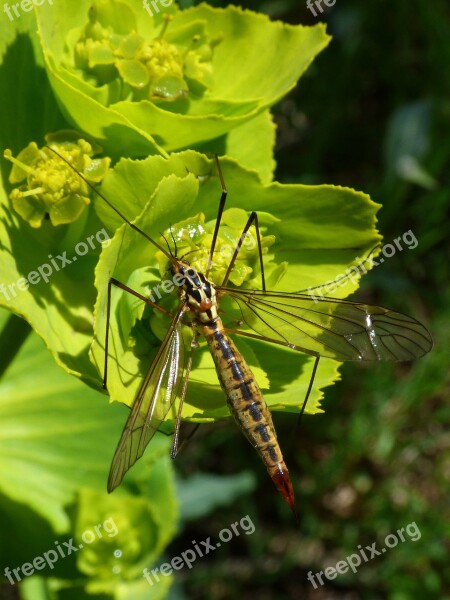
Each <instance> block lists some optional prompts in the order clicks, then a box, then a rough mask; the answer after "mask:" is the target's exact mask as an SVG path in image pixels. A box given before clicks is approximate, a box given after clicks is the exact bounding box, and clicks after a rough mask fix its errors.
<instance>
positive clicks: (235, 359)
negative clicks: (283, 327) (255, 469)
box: [201, 317, 295, 513]
mask: <svg viewBox="0 0 450 600" xmlns="http://www.w3.org/2000/svg"><path fill="white" fill-rule="evenodd" d="M201 327H202V333H203V335H204V336H205V338H206V341H207V342H208V345H209V348H210V350H211V354H212V356H213V359H214V364H215V365H216V371H217V376H218V378H219V381H220V385H221V386H222V389H223V390H224V392H225V394H226V397H227V402H228V406H229V407H230V410H231V413H232V415H233V416H234V418H235V420H236V421H237V423H238V425H239V427H240V428H241V429H242V431H243V432H244V434H245V436H246V437H247V439H248V440H249V442H250V443H251V444H252V446H253V447H254V448H255V449H256V450H257V452H258V453H259V455H260V456H261V458H262V460H263V462H264V464H265V465H266V467H267V471H268V473H269V475H270V477H271V478H272V481H273V482H274V483H275V485H276V486H277V488H278V491H279V492H280V493H281V495H282V496H283V498H284V499H285V500H286V502H287V503H288V504H289V506H290V508H291V509H292V511H293V512H294V513H295V502H294V492H293V489H292V484H291V480H290V477H289V472H288V470H287V468H286V464H285V462H284V460H283V456H282V454H281V450H280V446H279V444H278V441H277V435H276V433H275V428H274V426H273V422H272V415H271V414H270V411H269V409H268V408H267V404H266V402H265V400H264V397H263V395H262V392H261V390H260V388H259V386H258V383H257V382H256V380H255V378H254V376H253V373H252V372H251V370H250V368H249V367H248V365H247V363H246V362H245V360H244V358H243V356H242V355H241V353H240V352H239V350H238V349H237V348H236V346H235V345H234V343H233V341H232V340H231V339H230V338H229V337H228V336H227V334H226V333H225V332H224V331H223V325H222V322H221V320H220V318H218V317H217V318H216V319H215V320H214V321H213V322H210V323H208V324H202V325H201Z"/></svg>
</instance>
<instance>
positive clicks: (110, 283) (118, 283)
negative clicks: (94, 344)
mask: <svg viewBox="0 0 450 600" xmlns="http://www.w3.org/2000/svg"><path fill="white" fill-rule="evenodd" d="M113 285H114V286H115V287H118V288H120V289H121V290H123V291H124V292H127V294H131V295H132V296H135V297H136V298H139V299H140V300H142V301H143V302H145V303H146V304H148V305H149V306H151V307H153V308H155V309H157V310H160V311H161V312H163V313H165V314H166V315H168V316H170V317H172V316H173V315H172V314H171V313H170V312H169V311H167V310H166V309H165V308H162V307H161V306H159V305H158V304H156V303H155V302H152V301H151V300H149V299H148V298H146V297H145V296H143V295H142V294H140V293H139V292H136V291H135V290H133V289H131V288H130V287H128V286H127V285H125V284H124V283H122V282H121V281H119V280H118V279H114V277H111V278H110V280H109V281H108V299H107V304H106V334H105V363H104V365H103V389H104V390H106V389H107V387H106V384H107V377H108V354H109V323H110V317H111V289H112V286H113Z"/></svg>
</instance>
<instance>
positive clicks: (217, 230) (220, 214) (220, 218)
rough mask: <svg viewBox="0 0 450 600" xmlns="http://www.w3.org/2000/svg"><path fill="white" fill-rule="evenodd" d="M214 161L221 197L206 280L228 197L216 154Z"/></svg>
mask: <svg viewBox="0 0 450 600" xmlns="http://www.w3.org/2000/svg"><path fill="white" fill-rule="evenodd" d="M214 159H215V161H216V168H217V173H218V174H219V180H220V185H221V186H222V195H221V196H220V201H219V209H218V211H217V218H216V225H215V227H214V233H213V238H212V242H211V248H210V249H209V254H208V262H207V265H206V272H205V277H206V278H208V274H209V271H210V270H211V264H212V259H213V254H214V249H215V247H216V242H217V235H218V233H219V227H220V222H221V220H222V214H223V210H224V208H225V202H226V200H227V195H228V190H227V188H226V187H225V182H224V179H223V174H222V169H221V166H220V163H219V158H218V156H217V154H215V155H214Z"/></svg>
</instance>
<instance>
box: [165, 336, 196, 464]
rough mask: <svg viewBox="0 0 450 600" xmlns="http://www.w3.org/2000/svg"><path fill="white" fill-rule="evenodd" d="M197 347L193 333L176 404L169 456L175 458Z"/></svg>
mask: <svg viewBox="0 0 450 600" xmlns="http://www.w3.org/2000/svg"><path fill="white" fill-rule="evenodd" d="M197 348H198V342H197V338H196V336H195V333H194V337H193V338H192V342H191V352H190V354H189V358H188V362H187V365H186V374H185V376H184V381H183V389H182V390H181V395H180V405H179V406H178V414H177V420H176V421H175V431H174V434H173V442H172V450H171V451H170V457H171V458H175V457H176V455H177V454H178V440H179V437H180V425H181V413H182V411H183V403H184V398H185V396H186V390H187V385H188V381H189V375H190V373H191V367H192V359H193V358H194V352H195V351H196V350H197Z"/></svg>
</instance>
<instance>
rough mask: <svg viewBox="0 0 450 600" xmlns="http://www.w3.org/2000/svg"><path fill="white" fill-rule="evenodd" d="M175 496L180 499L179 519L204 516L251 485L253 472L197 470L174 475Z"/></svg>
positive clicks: (250, 488)
mask: <svg viewBox="0 0 450 600" xmlns="http://www.w3.org/2000/svg"><path fill="white" fill-rule="evenodd" d="M176 486H177V497H178V498H179V500H180V506H181V515H180V517H181V519H183V520H186V521H188V520H190V519H198V518H200V517H205V516H206V515H208V514H210V513H211V512H213V510H215V509H216V508H217V507H219V506H228V505H230V504H232V502H234V500H236V498H238V496H240V495H242V494H248V493H250V492H252V491H254V489H255V477H254V475H253V473H250V472H245V473H240V474H239V475H230V476H224V475H220V476H217V475H210V474H198V475H193V476H192V477H189V478H188V479H185V480H181V479H178V480H177V483H176Z"/></svg>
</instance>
